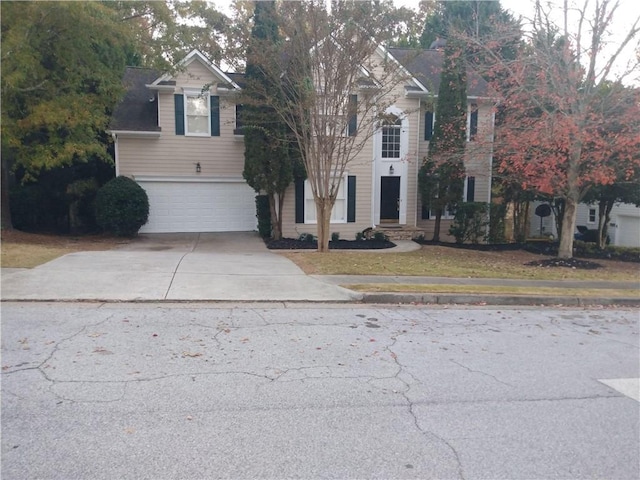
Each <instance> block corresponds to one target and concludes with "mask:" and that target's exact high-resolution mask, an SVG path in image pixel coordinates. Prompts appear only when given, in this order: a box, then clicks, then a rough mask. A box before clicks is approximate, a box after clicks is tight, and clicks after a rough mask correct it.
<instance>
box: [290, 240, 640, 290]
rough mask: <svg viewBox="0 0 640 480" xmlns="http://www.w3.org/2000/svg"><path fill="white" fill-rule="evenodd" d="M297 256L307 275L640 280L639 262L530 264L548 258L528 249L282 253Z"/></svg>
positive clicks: (428, 247)
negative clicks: (588, 266) (587, 266)
mask: <svg viewBox="0 0 640 480" xmlns="http://www.w3.org/2000/svg"><path fill="white" fill-rule="evenodd" d="M278 253H280V254H281V255H285V256H286V257H287V258H289V259H291V260H293V261H294V262H295V263H296V264H297V265H298V266H300V268H302V269H303V270H304V271H305V273H307V274H318V275H413V276H429V277H462V278H518V279H530V280H562V279H572V280H603V281H639V280H640V266H639V265H638V264H637V263H629V262H617V261H611V260H594V261H595V262H597V263H598V264H600V265H601V266H602V268H598V269H595V270H582V269H572V268H566V267H535V266H527V265H525V264H526V263H528V262H532V261H534V260H540V259H544V258H548V257H545V256H541V255H537V254H534V253H530V252H526V251H523V250H513V251H476V250H468V249H460V248H453V247H446V246H442V245H423V246H422V247H421V249H420V250H416V251H414V252H408V253H392V252H385V253H378V252H347V251H339V250H336V251H332V252H329V253H318V252H278Z"/></svg>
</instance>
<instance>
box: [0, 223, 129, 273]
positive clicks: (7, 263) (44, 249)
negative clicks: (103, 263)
mask: <svg viewBox="0 0 640 480" xmlns="http://www.w3.org/2000/svg"><path fill="white" fill-rule="evenodd" d="M127 242H128V240H127V239H122V238H114V237H108V236H102V235H87V236H68V235H45V234H36V233H25V232H21V231H19V230H11V231H6V230H3V231H2V245H1V255H0V258H1V263H0V265H1V266H2V267H4V268H33V267H37V266H38V265H41V264H43V263H46V262H50V261H51V260H54V259H56V258H58V257H60V256H62V255H66V254H67V253H73V252H83V251H89V250H111V249H112V248H114V247H116V246H118V245H122V244H124V243H127Z"/></svg>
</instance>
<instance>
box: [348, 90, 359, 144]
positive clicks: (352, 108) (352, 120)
mask: <svg viewBox="0 0 640 480" xmlns="http://www.w3.org/2000/svg"><path fill="white" fill-rule="evenodd" d="M348 130H349V132H348V133H349V136H350V137H354V136H355V135H356V132H357V131H358V96H357V95H349V127H348Z"/></svg>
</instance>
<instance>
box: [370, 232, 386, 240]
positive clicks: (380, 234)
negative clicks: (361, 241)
mask: <svg viewBox="0 0 640 480" xmlns="http://www.w3.org/2000/svg"><path fill="white" fill-rule="evenodd" d="M373 239H374V240H375V241H376V242H386V241H387V240H388V238H387V236H386V235H385V234H384V232H375V233H374V234H373Z"/></svg>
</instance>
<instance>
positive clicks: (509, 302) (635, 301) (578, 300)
mask: <svg viewBox="0 0 640 480" xmlns="http://www.w3.org/2000/svg"><path fill="white" fill-rule="evenodd" d="M9 302H15V303H29V302H34V303H166V304H171V303H175V304H182V303H200V304H202V303H216V304H218V303H220V304H222V303H234V304H250V303H256V304H267V303H308V304H313V303H324V304H343V305H349V304H351V305H353V304H359V303H361V304H380V305H408V304H432V305H483V306H484V305H491V306H500V305H503V306H540V307H552V306H568V307H588V306H602V305H605V306H614V307H640V298H624V297H621V298H583V297H570V296H558V297H539V296H534V295H479V294H478V295H474V294H456V293H450V294H447V293H439V294H410V293H409V294H407V293H362V296H361V297H353V298H352V299H351V300H304V299H298V300H251V299H247V300H219V299H218V300H175V299H173V300H172V299H158V300H154V299H138V300H135V299H133V300H115V299H100V298H92V299H56V298H50V299H25V298H3V299H2V300H0V303H9Z"/></svg>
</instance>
